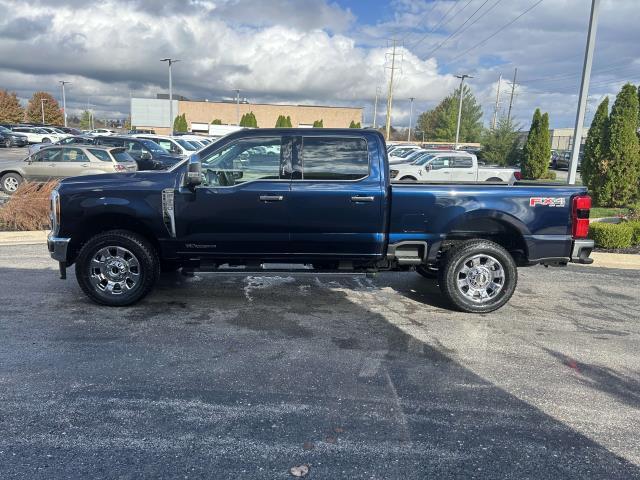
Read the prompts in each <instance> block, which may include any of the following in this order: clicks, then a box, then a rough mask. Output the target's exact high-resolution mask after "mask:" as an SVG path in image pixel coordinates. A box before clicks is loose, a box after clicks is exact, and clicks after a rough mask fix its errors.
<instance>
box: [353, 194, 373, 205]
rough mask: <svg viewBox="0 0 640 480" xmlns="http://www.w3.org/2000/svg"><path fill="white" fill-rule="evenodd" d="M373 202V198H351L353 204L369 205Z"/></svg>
mask: <svg viewBox="0 0 640 480" xmlns="http://www.w3.org/2000/svg"><path fill="white" fill-rule="evenodd" d="M374 200H375V198H374V197H360V196H357V195H356V196H355V197H351V201H352V202H354V203H365V202H366V203H371V202H373V201H374Z"/></svg>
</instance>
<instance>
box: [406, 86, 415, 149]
mask: <svg viewBox="0 0 640 480" xmlns="http://www.w3.org/2000/svg"><path fill="white" fill-rule="evenodd" d="M415 99H416V98H415V97H411V98H409V101H410V102H411V103H410V104H409V134H408V135H407V142H410V141H411V117H413V101H414V100H415Z"/></svg>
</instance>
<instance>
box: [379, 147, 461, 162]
mask: <svg viewBox="0 0 640 480" xmlns="http://www.w3.org/2000/svg"><path fill="white" fill-rule="evenodd" d="M446 151H449V152H455V150H424V149H422V148H421V149H418V150H413V151H411V152H410V153H409V154H408V155H406V156H405V157H389V165H402V164H407V163H417V162H419V161H420V160H421V159H423V158H425V157H426V156H427V155H431V154H434V153H442V152H446Z"/></svg>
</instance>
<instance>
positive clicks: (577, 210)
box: [571, 195, 591, 238]
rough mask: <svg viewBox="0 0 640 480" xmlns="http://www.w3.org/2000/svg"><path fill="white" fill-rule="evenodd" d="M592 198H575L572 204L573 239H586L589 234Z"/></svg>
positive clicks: (585, 196) (584, 196)
mask: <svg viewBox="0 0 640 480" xmlns="http://www.w3.org/2000/svg"><path fill="white" fill-rule="evenodd" d="M590 210H591V197H590V196H589V195H583V196H580V197H573V201H572V203H571V235H572V236H573V238H586V237H587V234H588V233H589V212H590Z"/></svg>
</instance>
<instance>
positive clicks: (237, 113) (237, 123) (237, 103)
mask: <svg viewBox="0 0 640 480" xmlns="http://www.w3.org/2000/svg"><path fill="white" fill-rule="evenodd" d="M234 92H236V125H238V126H239V125H240V89H238V88H236V89H235V90H234Z"/></svg>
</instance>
